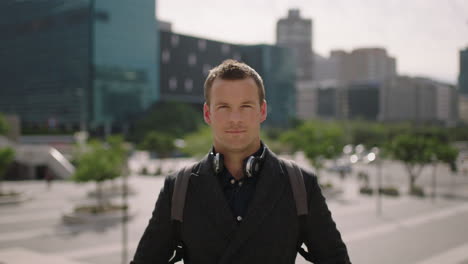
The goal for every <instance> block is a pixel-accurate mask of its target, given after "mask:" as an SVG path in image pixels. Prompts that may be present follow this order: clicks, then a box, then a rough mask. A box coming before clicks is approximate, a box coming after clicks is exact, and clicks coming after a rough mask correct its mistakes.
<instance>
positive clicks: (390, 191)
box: [379, 187, 400, 197]
mask: <svg viewBox="0 0 468 264" xmlns="http://www.w3.org/2000/svg"><path fill="white" fill-rule="evenodd" d="M379 192H380V194H383V195H387V196H392V197H398V196H400V192H399V191H398V189H397V188H395V187H383V188H380V189H379Z"/></svg>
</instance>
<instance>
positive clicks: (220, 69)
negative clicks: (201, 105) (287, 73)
mask: <svg viewBox="0 0 468 264" xmlns="http://www.w3.org/2000/svg"><path fill="white" fill-rule="evenodd" d="M216 78H220V79H222V80H243V79H246V78H252V79H253V80H254V81H255V83H256V84H257V88H258V98H259V99H260V105H261V104H262V103H263V101H264V100H265V87H263V80H262V77H260V75H259V74H258V73H257V72H256V71H255V70H254V69H253V68H252V67H250V66H249V65H247V64H245V63H243V62H238V61H236V60H225V61H223V62H222V63H221V64H220V65H218V66H216V67H214V68H213V69H211V70H210V73H209V74H208V77H206V80H205V101H206V103H207V104H208V105H209V104H210V91H211V86H213V82H214V80H215V79H216Z"/></svg>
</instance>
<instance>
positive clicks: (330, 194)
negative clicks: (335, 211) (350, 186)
mask: <svg viewBox="0 0 468 264" xmlns="http://www.w3.org/2000/svg"><path fill="white" fill-rule="evenodd" d="M322 193H323V196H325V197H326V198H327V199H330V198H334V197H336V196H338V195H341V194H342V193H343V190H342V189H339V188H326V189H324V190H322Z"/></svg>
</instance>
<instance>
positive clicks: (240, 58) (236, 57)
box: [232, 52, 242, 61]
mask: <svg viewBox="0 0 468 264" xmlns="http://www.w3.org/2000/svg"><path fill="white" fill-rule="evenodd" d="M232 58H233V59H235V60H236V61H240V60H242V57H241V55H240V54H239V53H238V52H235V53H234V55H233V56H232Z"/></svg>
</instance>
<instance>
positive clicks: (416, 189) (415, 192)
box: [410, 186, 426, 197]
mask: <svg viewBox="0 0 468 264" xmlns="http://www.w3.org/2000/svg"><path fill="white" fill-rule="evenodd" d="M410 195H413V196H417V197H426V194H425V193H424V189H423V188H422V187H419V186H414V187H413V188H411V190H410Z"/></svg>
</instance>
